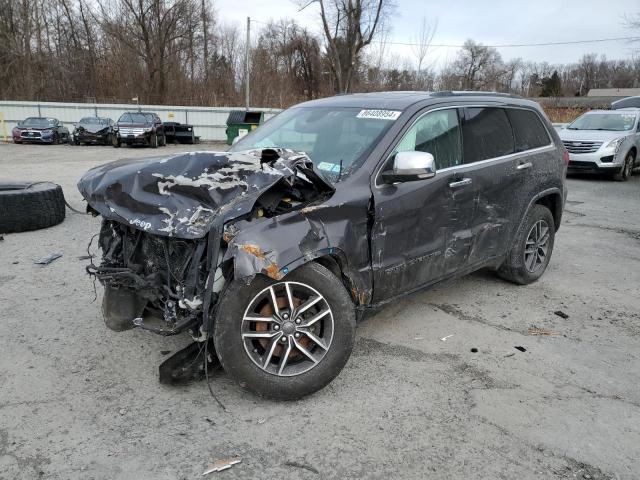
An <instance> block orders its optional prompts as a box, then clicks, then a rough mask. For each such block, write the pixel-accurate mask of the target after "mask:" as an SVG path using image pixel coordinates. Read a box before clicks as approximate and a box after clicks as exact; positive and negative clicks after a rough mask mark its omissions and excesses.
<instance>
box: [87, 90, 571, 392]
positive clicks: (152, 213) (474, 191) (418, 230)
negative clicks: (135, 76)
mask: <svg viewBox="0 0 640 480" xmlns="http://www.w3.org/2000/svg"><path fill="white" fill-rule="evenodd" d="M567 162H568V154H567V152H566V150H565V148H564V147H563V145H562V143H561V141H560V139H559V138H558V135H557V134H556V132H555V130H554V129H553V128H552V126H551V125H550V124H549V121H548V120H547V118H546V117H545V115H544V114H543V112H542V110H541V109H540V107H539V106H538V104H536V103H534V102H531V101H528V100H523V99H520V98H517V97H513V96H507V95H499V94H483V93H478V92H466V93H464V92H462V93H451V92H443V93H432V94H428V93H417V92H416V93H406V92H405V93H399V92H394V93H373V94H356V95H344V96H338V97H333V98H327V99H322V100H315V101H311V102H307V103H303V104H300V105H297V106H295V107H292V108H290V109H288V110H286V111H284V112H282V113H280V114H279V115H278V116H276V117H275V118H273V119H272V120H270V121H269V122H267V123H265V124H264V125H262V126H260V127H259V128H257V129H256V130H255V131H253V132H251V133H250V134H249V135H247V136H246V137H244V138H243V139H242V140H240V141H239V142H237V143H236V144H235V145H234V146H233V148H232V150H231V151H229V152H226V153H224V152H191V153H185V154H183V155H173V156H170V157H165V158H153V159H136V160H130V161H118V162H114V163H111V164H106V165H103V166H100V167H97V168H94V169H92V170H90V171H89V172H87V173H86V174H85V175H84V177H83V178H82V179H81V180H80V182H79V188H80V191H81V192H82V194H83V196H84V197H85V199H86V200H87V201H88V203H89V208H90V209H92V210H93V211H94V212H95V213H96V214H100V215H102V216H103V222H102V228H101V231H100V235H99V245H100V247H101V250H102V261H101V262H100V263H99V264H98V265H93V264H92V265H90V266H89V271H90V272H91V273H92V274H94V275H96V276H97V278H98V279H99V280H100V281H101V282H102V283H103V284H104V286H105V295H104V299H103V312H104V314H105V318H106V321H107V324H108V326H110V327H111V328H113V329H115V330H123V329H127V328H131V327H133V326H134V325H136V326H138V327H140V328H146V329H148V330H152V331H155V332H156V333H160V334H162V335H173V334H177V333H180V332H183V331H188V332H189V333H190V334H191V336H192V337H193V339H194V341H196V342H200V345H203V346H204V347H205V348H210V349H215V353H216V354H217V357H218V358H219V360H220V362H221V364H222V366H223V367H224V369H225V370H226V372H227V373H228V374H229V375H230V376H231V377H232V378H234V379H236V380H237V381H238V382H239V383H240V384H241V385H243V386H246V387H248V388H249V389H251V390H252V391H254V392H256V393H257V394H259V395H264V396H269V397H275V398H281V399H291V398H299V397H302V396H304V395H308V394H310V393H313V392H315V391H317V390H319V389H321V388H322V387H324V386H325V385H327V384H328V383H329V382H331V380H333V378H335V377H336V376H337V375H338V374H339V373H340V371H341V370H342V368H343V366H344V365H345V363H346V362H347V359H348V358H349V355H350V353H351V350H352V347H353V343H354V335H355V326H356V320H357V319H360V318H362V316H363V314H364V313H365V312H367V311H370V310H372V309H374V308H377V307H380V306H382V305H385V304H388V303H389V302H391V301H393V300H394V299H396V298H398V297H402V296H404V295H407V294H409V293H411V292H415V291H417V290H420V289H424V288H427V287H431V286H433V285H436V284H438V283H439V282H442V281H443V280H446V279H450V278H452V277H456V276H460V275H464V274H466V273H469V272H472V271H474V270H477V269H479V268H483V267H490V268H493V269H495V270H496V271H497V272H498V275H500V276H501V277H502V278H504V279H507V280H509V281H512V282H515V283H518V284H528V283H531V282H534V281H535V280H537V279H538V278H540V276H541V275H542V274H543V272H544V271H545V269H546V268H547V265H548V264H549V260H550V258H551V253H552V251H553V245H554V238H555V234H556V232H557V230H558V228H559V226H560V220H561V216H562V211H563V206H564V201H565V197H566V190H565V175H566V169H567ZM210 342H211V343H210ZM201 350H202V349H200V351H201Z"/></svg>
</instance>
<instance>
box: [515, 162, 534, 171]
mask: <svg viewBox="0 0 640 480" xmlns="http://www.w3.org/2000/svg"><path fill="white" fill-rule="evenodd" d="M531 167H533V163H531V162H527V163H521V164H520V165H518V166H517V167H516V169H518V170H526V169H527V168H531Z"/></svg>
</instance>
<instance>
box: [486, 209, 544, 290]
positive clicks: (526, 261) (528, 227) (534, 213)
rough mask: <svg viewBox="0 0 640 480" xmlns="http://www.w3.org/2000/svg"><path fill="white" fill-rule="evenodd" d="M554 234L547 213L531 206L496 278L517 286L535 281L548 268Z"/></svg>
mask: <svg viewBox="0 0 640 480" xmlns="http://www.w3.org/2000/svg"><path fill="white" fill-rule="evenodd" d="M555 232H556V227H555V222H554V220H553V215H552V214H551V211H550V210H549V209H548V208H547V207H545V206H544V205H540V204H536V205H534V206H533V207H532V208H531V210H529V212H528V213H527V216H526V217H525V219H524V222H523V223H522V225H521V226H520V229H519V230H518V232H517V233H516V238H515V241H514V245H513V247H512V249H511V251H510V252H509V255H508V256H507V258H506V260H505V261H504V263H503V264H502V265H501V266H500V268H499V269H498V275H500V277H502V278H504V279H505V280H509V281H510V282H513V283H517V284H519V285H526V284H529V283H532V282H535V281H536V280H538V279H539V278H540V277H541V276H542V274H543V273H544V271H545V270H546V269H547V265H549V260H550V259H551V253H552V252H553V242H554V239H555Z"/></svg>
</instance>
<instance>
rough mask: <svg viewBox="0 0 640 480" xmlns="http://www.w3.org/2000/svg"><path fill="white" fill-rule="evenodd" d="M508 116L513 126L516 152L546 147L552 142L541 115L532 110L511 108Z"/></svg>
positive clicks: (508, 110)
mask: <svg viewBox="0 0 640 480" xmlns="http://www.w3.org/2000/svg"><path fill="white" fill-rule="evenodd" d="M507 116H508V117H509V121H510V122H511V126H512V127H513V136H514V139H515V142H516V152H524V151H525V150H531V149H532V148H539V147H545V146H547V145H549V144H550V143H551V139H550V138H549V134H548V133H547V129H546V128H545V127H544V125H543V124H542V122H541V121H540V117H538V115H536V114H535V113H534V112H532V111H531V110H522V109H519V108H509V109H507Z"/></svg>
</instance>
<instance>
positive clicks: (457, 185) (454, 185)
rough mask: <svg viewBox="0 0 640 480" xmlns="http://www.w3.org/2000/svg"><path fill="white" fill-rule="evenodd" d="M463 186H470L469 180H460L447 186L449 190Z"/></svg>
mask: <svg viewBox="0 0 640 480" xmlns="http://www.w3.org/2000/svg"><path fill="white" fill-rule="evenodd" d="M465 185H471V179H470V178H463V179H462V180H458V181H457V182H451V183H450V184H449V188H458V187H464V186H465Z"/></svg>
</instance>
